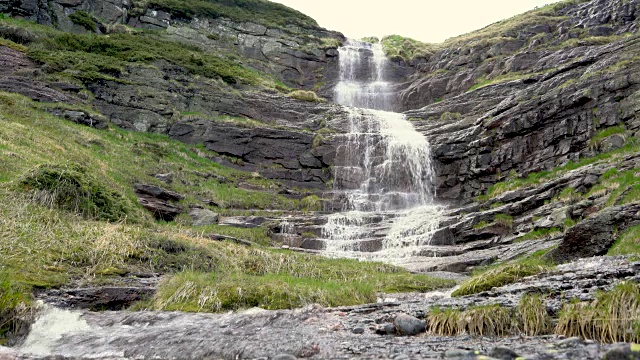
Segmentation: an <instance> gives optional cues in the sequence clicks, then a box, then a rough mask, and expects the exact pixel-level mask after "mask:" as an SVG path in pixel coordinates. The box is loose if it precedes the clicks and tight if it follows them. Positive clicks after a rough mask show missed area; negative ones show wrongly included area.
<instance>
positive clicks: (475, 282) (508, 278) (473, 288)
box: [451, 252, 551, 297]
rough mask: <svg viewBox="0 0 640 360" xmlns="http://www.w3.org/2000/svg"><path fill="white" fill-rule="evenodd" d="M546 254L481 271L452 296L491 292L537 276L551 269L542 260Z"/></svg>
mask: <svg viewBox="0 0 640 360" xmlns="http://www.w3.org/2000/svg"><path fill="white" fill-rule="evenodd" d="M543 255H544V252H538V253H535V254H533V255H531V256H529V257H527V258H523V259H520V260H518V261H516V262H514V263H509V264H503V265H498V266H493V267H490V268H489V269H486V270H481V271H479V272H478V273H476V274H475V275H474V276H473V277H472V278H470V279H468V280H466V281H465V282H463V283H462V284H460V287H459V288H458V289H457V290H456V291H454V292H453V293H452V294H451V296H454V297H456V296H465V295H471V294H477V293H479V292H482V291H488V290H491V289H492V288H494V287H500V286H504V285H508V284H512V283H514V282H516V281H518V280H520V279H522V278H524V277H527V276H532V275H537V274H539V273H542V272H544V271H546V270H549V269H550V268H551V265H550V264H549V263H548V262H547V261H546V260H543V259H542V256H543Z"/></svg>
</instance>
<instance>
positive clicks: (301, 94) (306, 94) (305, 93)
mask: <svg viewBox="0 0 640 360" xmlns="http://www.w3.org/2000/svg"><path fill="white" fill-rule="evenodd" d="M289 97H291V98H294V99H296V100H302V101H308V102H327V100H325V99H323V98H321V97H319V96H318V95H317V94H316V93H315V92H313V91H310V90H295V91H292V92H290V93H289Z"/></svg>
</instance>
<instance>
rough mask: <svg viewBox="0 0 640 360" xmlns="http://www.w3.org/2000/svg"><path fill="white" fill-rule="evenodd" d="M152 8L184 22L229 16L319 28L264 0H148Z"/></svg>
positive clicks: (273, 23) (282, 24) (234, 18)
mask: <svg viewBox="0 0 640 360" xmlns="http://www.w3.org/2000/svg"><path fill="white" fill-rule="evenodd" d="M144 2H145V3H146V4H147V5H148V6H149V7H150V8H153V9H158V10H165V11H167V12H169V13H171V14H172V15H173V16H175V17H178V18H183V19H192V18H194V17H208V18H214V19H215V18H220V17H226V18H230V19H232V20H234V21H238V22H245V21H249V22H253V23H258V24H263V25H265V26H272V27H277V28H286V26H287V25H296V26H301V27H306V28H311V29H317V28H318V24H317V23H316V22H315V20H313V19H312V18H310V17H308V16H306V15H304V14H302V13H300V12H298V11H296V10H293V9H291V8H289V7H286V6H284V5H281V4H278V3H273V2H270V1H265V0H215V1H213V0H145V1H144Z"/></svg>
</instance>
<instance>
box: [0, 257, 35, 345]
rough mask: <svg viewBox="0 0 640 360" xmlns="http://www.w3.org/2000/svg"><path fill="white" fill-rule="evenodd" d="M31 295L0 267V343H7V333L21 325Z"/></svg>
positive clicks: (13, 331) (29, 303) (12, 331)
mask: <svg viewBox="0 0 640 360" xmlns="http://www.w3.org/2000/svg"><path fill="white" fill-rule="evenodd" d="M31 302H32V299H31V295H30V294H29V292H28V289H27V287H25V286H24V285H22V284H19V283H16V282H15V281H14V280H13V279H12V277H11V276H10V274H9V273H7V272H6V270H4V269H3V268H0V345H7V343H6V340H7V337H8V336H9V335H11V334H12V333H15V332H16V331H17V330H18V328H19V327H20V326H21V325H22V323H23V321H24V322H27V321H28V319H23V317H24V316H25V315H26V313H28V312H29V307H30V306H31Z"/></svg>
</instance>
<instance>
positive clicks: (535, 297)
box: [517, 294, 551, 336]
mask: <svg viewBox="0 0 640 360" xmlns="http://www.w3.org/2000/svg"><path fill="white" fill-rule="evenodd" d="M517 312H518V317H519V322H520V328H521V331H522V333H524V334H525V335H527V336H539V335H545V334H548V333H549V331H550V329H551V316H549V313H548V312H547V307H546V306H545V304H544V302H543V301H542V296H541V295H540V294H527V295H524V296H523V297H522V298H521V299H520V302H519V303H518V307H517Z"/></svg>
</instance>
